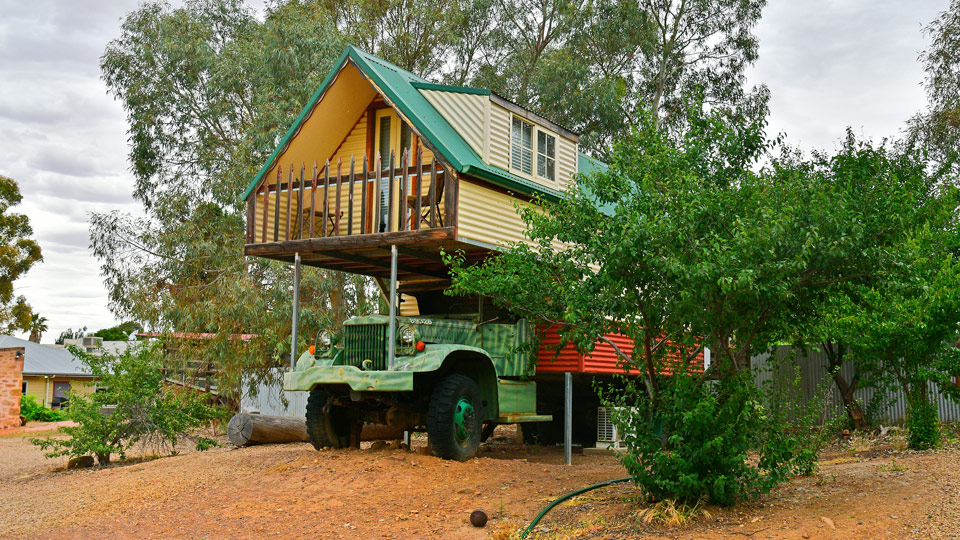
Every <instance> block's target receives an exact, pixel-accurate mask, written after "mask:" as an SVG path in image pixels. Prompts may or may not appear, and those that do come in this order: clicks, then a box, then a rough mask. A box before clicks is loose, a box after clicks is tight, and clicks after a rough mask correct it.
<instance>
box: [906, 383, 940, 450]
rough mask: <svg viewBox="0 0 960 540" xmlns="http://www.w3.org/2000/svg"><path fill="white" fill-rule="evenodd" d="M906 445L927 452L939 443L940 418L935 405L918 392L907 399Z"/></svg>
mask: <svg viewBox="0 0 960 540" xmlns="http://www.w3.org/2000/svg"><path fill="white" fill-rule="evenodd" d="M907 407H908V409H907V421H906V424H907V431H908V433H909V437H908V439H907V440H908V444H909V446H910V448H912V449H914V450H928V449H930V448H934V447H936V446H937V445H938V444H939V443H940V418H939V410H938V407H937V403H936V402H935V401H932V400H930V399H927V397H926V396H924V395H923V394H922V393H920V392H914V393H913V395H911V396H910V397H909V398H908V399H907Z"/></svg>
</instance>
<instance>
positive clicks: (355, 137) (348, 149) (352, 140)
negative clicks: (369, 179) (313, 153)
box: [310, 113, 367, 171]
mask: <svg viewBox="0 0 960 540" xmlns="http://www.w3.org/2000/svg"><path fill="white" fill-rule="evenodd" d="M366 153H367V113H363V114H362V115H361V116H360V119H359V120H357V123H356V124H354V125H353V129H351V130H350V133H349V134H348V135H347V136H346V137H345V138H344V139H343V141H341V143H340V149H339V150H337V153H336V154H335V155H333V157H331V158H330V168H331V169H333V170H336V167H337V159H340V160H342V163H343V169H344V170H345V171H349V170H350V156H353V157H354V159H356V161H357V170H358V171H359V170H361V168H362V167H363V156H364V155H366ZM324 158H325V156H324ZM317 165H318V166H319V167H323V161H319V160H318V164H317ZM310 166H312V164H311V165H310Z"/></svg>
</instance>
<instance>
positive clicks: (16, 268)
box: [0, 175, 43, 331]
mask: <svg viewBox="0 0 960 540" xmlns="http://www.w3.org/2000/svg"><path fill="white" fill-rule="evenodd" d="M22 200H23V196H22V195H21V194H20V188H19V187H18V186H17V182H16V181H14V180H13V179H12V178H7V177H6V176H3V175H0V325H2V326H5V327H7V329H8V330H9V331H13V330H23V331H29V327H30V315H31V313H32V312H31V309H30V306H29V304H27V301H26V299H25V298H24V297H23V296H14V289H13V282H14V281H15V280H16V279H17V278H19V277H20V276H22V275H23V274H25V273H26V272H27V271H28V270H30V268H31V267H33V265H34V264H36V263H37V262H39V261H41V260H42V259H43V255H42V254H41V252H40V245H39V244H37V241H36V240H34V239H33V238H31V237H32V236H33V228H32V227H31V226H30V219H29V218H28V217H27V216H25V215H23V214H18V213H16V212H13V211H12V208H13V207H14V206H16V205H18V204H20V202H21V201H22Z"/></svg>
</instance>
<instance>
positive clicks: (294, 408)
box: [240, 383, 307, 418]
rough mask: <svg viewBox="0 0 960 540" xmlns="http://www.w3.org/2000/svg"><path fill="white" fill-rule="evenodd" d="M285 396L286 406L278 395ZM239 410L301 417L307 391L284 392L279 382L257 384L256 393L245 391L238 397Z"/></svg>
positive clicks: (305, 404) (305, 403)
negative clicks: (254, 394) (253, 394)
mask: <svg viewBox="0 0 960 540" xmlns="http://www.w3.org/2000/svg"><path fill="white" fill-rule="evenodd" d="M281 395H283V396H285V397H286V398H287V406H286V407H284V406H283V402H282V401H281V399H280V396H281ZM240 410H241V411H243V412H250V411H258V412H259V413H260V414H268V415H272V416H297V417H300V418H303V416H304V415H305V414H306V411H307V392H285V391H283V390H282V385H281V384H279V383H278V384H276V385H269V386H268V385H265V384H261V385H259V386H257V395H256V396H251V395H249V394H248V393H245V394H244V395H243V397H242V398H240Z"/></svg>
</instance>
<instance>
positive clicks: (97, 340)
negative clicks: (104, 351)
mask: <svg viewBox="0 0 960 540" xmlns="http://www.w3.org/2000/svg"><path fill="white" fill-rule="evenodd" d="M81 346H82V347H83V348H84V349H86V351H87V352H92V351H95V350H97V349H99V348H100V347H103V338H102V337H96V336H87V337H84V338H83V341H82V345H81Z"/></svg>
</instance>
